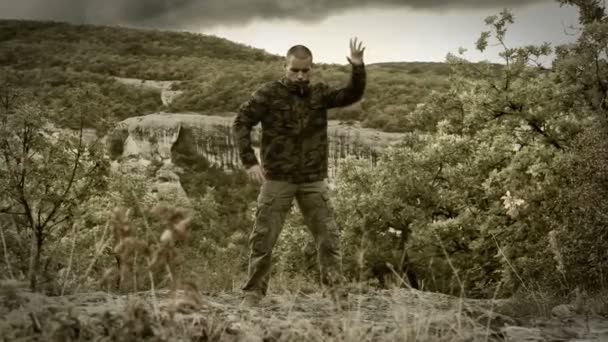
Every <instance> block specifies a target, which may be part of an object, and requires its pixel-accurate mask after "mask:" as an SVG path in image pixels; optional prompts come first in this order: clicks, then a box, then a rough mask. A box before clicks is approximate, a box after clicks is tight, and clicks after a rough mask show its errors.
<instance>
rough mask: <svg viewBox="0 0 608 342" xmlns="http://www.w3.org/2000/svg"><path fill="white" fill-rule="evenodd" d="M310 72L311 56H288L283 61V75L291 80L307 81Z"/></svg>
mask: <svg viewBox="0 0 608 342" xmlns="http://www.w3.org/2000/svg"><path fill="white" fill-rule="evenodd" d="M311 74H312V58H311V57H307V58H297V57H296V56H293V55H291V56H289V58H288V59H287V61H286V63H285V76H286V77H287V79H289V80H290V81H292V82H298V83H308V82H309V81H310V75H311Z"/></svg>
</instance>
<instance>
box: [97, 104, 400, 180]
mask: <svg viewBox="0 0 608 342" xmlns="http://www.w3.org/2000/svg"><path fill="white" fill-rule="evenodd" d="M233 120H234V117H233V116H210V115H201V114H195V113H156V114H150V115H145V116H139V117H132V118H128V119H126V120H124V121H122V122H120V123H119V124H118V125H117V127H116V128H115V129H114V130H113V131H112V132H111V133H110V134H109V136H108V140H107V141H108V144H109V150H110V151H111V155H112V158H114V159H116V158H118V157H122V158H123V159H130V158H135V159H144V160H150V161H152V160H154V161H160V162H163V163H169V162H170V161H171V158H172V155H173V153H175V152H176V151H178V150H179V152H180V153H185V154H188V155H196V156H200V157H203V158H205V159H206V160H208V161H209V162H210V163H212V164H213V165H216V166H218V167H220V168H222V169H224V170H225V171H226V172H232V171H233V170H235V169H238V168H240V167H241V163H240V160H239V156H238V150H237V146H236V143H235V141H234V137H233V135H232V130H231V128H232V122H233ZM260 133H261V129H260V127H259V125H258V126H256V127H254V131H253V133H252V141H253V145H254V149H255V150H256V154H257V155H258V158H259V148H258V146H259V138H260ZM328 135H329V159H330V163H329V165H330V175H329V178H330V179H332V178H333V177H335V176H336V172H337V170H338V168H339V166H340V161H341V160H343V159H344V158H345V157H347V156H352V157H355V158H359V159H364V160H368V161H369V165H370V166H373V165H375V163H376V159H377V156H378V153H379V152H380V151H381V150H382V149H384V148H386V147H387V146H388V145H389V144H390V143H391V142H394V141H396V140H398V139H399V138H400V137H401V136H402V134H399V133H387V132H380V131H376V130H373V129H368V128H361V127H359V126H356V125H346V124H343V123H341V122H338V121H330V122H329V125H328Z"/></svg>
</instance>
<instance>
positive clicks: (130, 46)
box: [0, 20, 450, 131]
mask: <svg viewBox="0 0 608 342" xmlns="http://www.w3.org/2000/svg"><path fill="white" fill-rule="evenodd" d="M0 32H1V33H0V42H2V44H0V64H2V65H5V66H8V67H9V68H11V69H12V70H13V71H14V72H16V73H18V74H20V75H22V78H23V80H24V82H25V83H26V84H27V87H28V88H29V89H31V90H32V91H35V92H36V93H37V94H38V96H39V98H40V99H41V101H43V103H45V105H48V106H51V107H52V108H54V109H60V108H62V107H63V106H64V105H66V103H64V101H63V96H62V94H63V93H64V92H65V91H68V90H71V89H75V88H78V87H79V85H80V84H81V83H94V84H96V85H97V86H98V87H99V88H100V94H99V95H98V96H99V98H98V101H100V102H104V103H106V104H107V105H108V108H109V109H110V111H109V112H108V118H109V119H114V120H122V119H125V118H127V117H132V116H138V115H144V114H148V113H150V112H155V111H159V110H166V111H174V112H190V111H193V112H200V113H207V114H219V115H222V114H225V113H231V112H234V111H236V110H237V108H238V106H239V105H240V104H241V103H242V102H243V101H245V100H246V99H247V97H248V96H249V95H250V94H251V93H252V92H253V91H254V89H255V88H256V87H258V86H259V84H260V83H261V82H265V81H270V80H274V79H278V78H279V77H281V76H282V74H283V58H282V57H281V56H277V55H272V54H269V53H267V52H265V51H263V50H260V49H255V48H252V47H249V46H245V45H242V44H236V43H233V42H230V41H228V40H226V39H222V38H218V37H214V36H208V35H203V34H194V33H187V32H170V31H157V30H142V29H128V28H120V27H103V26H94V25H73V24H67V23H58V22H37V21H26V20H0ZM367 69H368V78H369V82H368V87H367V89H366V94H365V96H364V99H363V100H362V101H361V102H360V103H358V104H355V105H353V106H349V107H347V108H340V109H332V110H331V111H330V113H329V115H330V118H332V119H340V120H360V121H362V122H363V125H364V126H366V127H372V128H379V129H383V130H387V131H400V130H401V131H402V130H410V129H411V125H410V124H409V119H408V114H409V113H410V112H412V111H413V110H414V108H416V106H417V105H418V104H419V103H421V102H423V101H424V100H425V98H427V96H428V95H429V94H430V93H431V91H432V90H443V89H446V88H447V87H448V80H447V76H448V74H449V70H450V69H449V66H448V65H447V64H445V63H423V62H412V63H378V64H369V65H368V66H367ZM349 76H350V68H349V67H348V66H345V65H336V64H323V63H319V64H317V65H315V67H314V78H315V80H318V81H323V82H327V83H329V84H331V85H332V86H336V87H341V86H344V85H345V84H346V83H347V81H348V78H349ZM116 77H126V78H137V79H144V80H164V81H177V82H175V83H174V84H173V88H172V89H173V90H181V91H183V93H182V94H181V95H180V96H178V97H177V98H176V99H175V100H174V101H173V102H172V103H171V104H170V105H169V106H168V108H167V107H164V106H162V104H161V101H160V94H159V91H158V90H153V89H143V88H139V87H133V86H127V85H124V84H122V83H120V82H118V81H117V80H116V79H115V78H116ZM84 122H85V126H86V127H90V126H89V125H91V124H92V123H94V120H92V119H90V118H88V117H86V116H85V120H84ZM57 124H58V125H60V126H64V127H74V126H75V125H77V121H76V122H73V121H70V120H61V121H60V122H58V123H57Z"/></svg>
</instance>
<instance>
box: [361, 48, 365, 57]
mask: <svg viewBox="0 0 608 342" xmlns="http://www.w3.org/2000/svg"><path fill="white" fill-rule="evenodd" d="M363 52H365V48H363V49H362V50H361V56H363Z"/></svg>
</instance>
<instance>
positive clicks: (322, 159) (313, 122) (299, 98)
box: [232, 65, 366, 183]
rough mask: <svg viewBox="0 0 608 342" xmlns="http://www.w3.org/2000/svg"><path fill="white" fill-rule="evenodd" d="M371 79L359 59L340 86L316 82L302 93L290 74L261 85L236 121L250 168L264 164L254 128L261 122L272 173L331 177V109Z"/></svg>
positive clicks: (356, 95) (354, 97)
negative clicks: (292, 84) (253, 141)
mask: <svg viewBox="0 0 608 342" xmlns="http://www.w3.org/2000/svg"><path fill="white" fill-rule="evenodd" d="M365 82H366V72H365V67H364V66H363V65H360V66H356V65H353V66H352V74H351V78H350V81H349V83H348V85H347V86H346V87H343V88H339V89H335V88H332V87H329V86H328V85H326V84H325V83H314V84H311V85H310V86H309V87H308V90H307V92H306V93H304V94H302V93H301V92H298V91H297V89H292V87H289V86H288V82H286V80H285V78H283V79H280V80H276V81H271V82H267V83H264V84H263V85H261V86H260V87H259V88H258V89H257V90H256V91H254V92H253V94H252V96H251V98H250V99H249V100H248V101H246V102H245V103H243V104H242V105H241V106H240V107H239V110H238V114H237V116H236V118H235V120H234V123H233V127H232V128H233V133H234V135H235V138H236V141H237V143H238V149H239V154H240V158H241V162H242V163H243V165H244V166H245V168H249V167H251V166H253V165H256V164H258V160H257V157H256V155H255V153H254V151H253V148H252V145H251V129H252V127H253V126H255V125H256V124H258V123H261V125H262V136H261V147H260V157H261V165H262V169H263V171H264V175H265V177H266V179H269V180H283V181H289V182H293V183H302V182H314V181H318V180H323V179H324V178H327V175H328V170H327V164H328V152H329V145H328V140H327V110H328V109H329V108H334V107H343V106H348V105H350V104H353V103H355V102H357V101H359V100H360V99H361V97H362V96H363V91H364V89H365Z"/></svg>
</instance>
